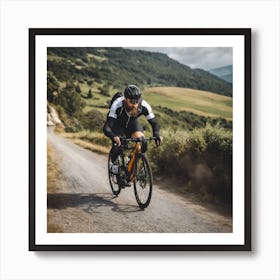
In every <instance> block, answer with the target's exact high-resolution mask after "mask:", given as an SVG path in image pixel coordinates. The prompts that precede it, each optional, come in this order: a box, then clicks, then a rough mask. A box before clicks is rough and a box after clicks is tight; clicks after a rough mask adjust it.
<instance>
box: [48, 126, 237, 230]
mask: <svg viewBox="0 0 280 280" xmlns="http://www.w3.org/2000/svg"><path fill="white" fill-rule="evenodd" d="M48 142H49V143H50V144H51V145H52V147H53V149H54V152H55V158H56V161H57V164H58V166H59V168H60V170H61V178H60V179H59V182H58V184H57V186H58V190H56V191H55V192H53V193H48V225H49V227H48V228H49V229H48V230H49V231H50V232H51V231H56V232H84V233H86V232H113V233H117V232H139V233H142V232H153V233H158V232H173V233H177V232H231V231H232V220H231V218H229V217H224V216H222V215H219V214H217V213H216V212H212V211H210V210H209V209H207V208H204V207H202V206H200V205H197V204H194V203H193V202H192V201H191V200H190V199H187V198H186V197H185V198H184V197H182V196H180V195H178V194H174V193H170V192H168V191H166V190H163V189H162V188H161V187H160V186H157V185H154V189H153V195H152V200H151V204H150V205H149V207H148V208H146V209H145V210H144V211H143V210H140V209H139V207H138V206H137V203H136V200H135V197H134V193H133V187H130V188H125V189H123V190H122V191H121V193H120V195H119V196H118V197H115V196H114V195H113V194H112V193H111V189H110V185H109V181H108V175H107V157H106V156H104V155H99V154H96V153H92V152H90V151H88V150H85V149H83V148H81V147H79V146H77V145H75V144H73V143H72V142H70V141H69V140H67V139H64V138H63V137H61V136H58V135H56V134H55V133H54V132H53V129H52V128H48Z"/></svg>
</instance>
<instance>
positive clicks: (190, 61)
mask: <svg viewBox="0 0 280 280" xmlns="http://www.w3.org/2000/svg"><path fill="white" fill-rule="evenodd" d="M133 49H141V50H146V51H152V52H162V53H166V54H167V55H168V56H169V57H170V58H172V59H175V60H177V61H179V62H180V63H182V64H186V65H188V66H190V67H191V68H202V69H205V70H208V69H213V68H218V67H222V66H227V65H231V64H232V48H224V47H223V48H222V47H221V48H210V47H204V48H198V47H197V48H190V47H189V48H155V47H153V48H151V47H147V48H133Z"/></svg>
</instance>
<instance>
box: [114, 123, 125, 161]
mask: <svg viewBox="0 0 280 280" xmlns="http://www.w3.org/2000/svg"><path fill="white" fill-rule="evenodd" d="M112 130H113V132H114V133H115V134H116V135H118V136H123V135H124V131H123V129H122V128H120V127H119V126H115V127H113V129H112ZM119 154H120V148H119V147H118V146H115V145H114V142H113V141H112V150H111V161H112V162H115V161H116V159H117V157H118V155H119Z"/></svg>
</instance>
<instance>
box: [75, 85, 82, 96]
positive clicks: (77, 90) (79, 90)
mask: <svg viewBox="0 0 280 280" xmlns="http://www.w3.org/2000/svg"><path fill="white" fill-rule="evenodd" d="M76 92H77V93H79V94H80V93H81V92H82V90H81V88H80V86H79V85H77V86H76Z"/></svg>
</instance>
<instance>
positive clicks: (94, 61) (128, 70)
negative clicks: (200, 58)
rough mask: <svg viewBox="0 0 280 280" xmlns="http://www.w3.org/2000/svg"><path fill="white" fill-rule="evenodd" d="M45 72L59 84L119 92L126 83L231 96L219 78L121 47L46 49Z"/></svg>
mask: <svg viewBox="0 0 280 280" xmlns="http://www.w3.org/2000/svg"><path fill="white" fill-rule="evenodd" d="M48 71H50V72H52V73H53V75H54V76H55V78H56V79H57V80H58V81H59V82H67V81H69V80H70V79H71V80H72V81H77V82H79V83H83V82H88V81H92V82H93V83H97V84H102V85H105V84H106V85H108V86H112V87H113V88H116V89H119V90H122V89H123V88H124V86H125V85H127V84H137V85H139V86H140V87H143V86H149V87H150V86H175V87H184V88H193V89H199V90H205V91H210V92H214V93H218V94H222V95H226V96H232V85H231V84H230V83H228V82H226V81H224V80H222V79H220V78H219V77H217V76H215V75H213V74H211V73H209V72H207V71H204V70H201V69H192V68H190V67H188V66H186V65H183V64H181V63H179V62H177V61H175V60H173V59H171V58H169V57H168V56H167V55H165V54H162V53H156V52H148V51H143V50H132V49H125V48H119V47H118V48H86V47H82V48H69V47H51V48H48Z"/></svg>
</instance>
